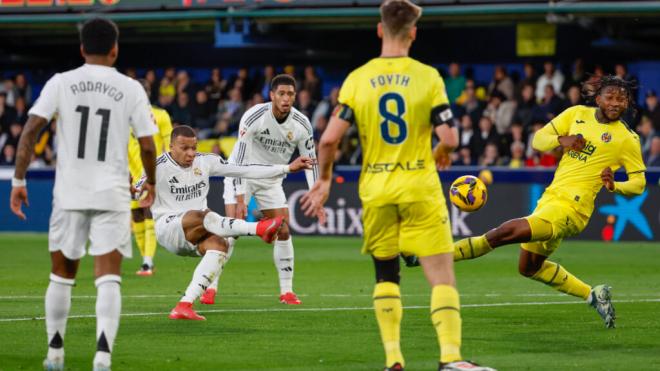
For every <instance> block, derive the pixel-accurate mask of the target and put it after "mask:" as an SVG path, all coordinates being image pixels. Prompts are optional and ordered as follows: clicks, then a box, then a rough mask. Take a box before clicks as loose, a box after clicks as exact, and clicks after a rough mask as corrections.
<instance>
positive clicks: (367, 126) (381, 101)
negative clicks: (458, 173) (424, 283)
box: [339, 57, 449, 206]
mask: <svg viewBox="0 0 660 371" xmlns="http://www.w3.org/2000/svg"><path fill="white" fill-rule="evenodd" d="M339 102H340V103H341V104H344V105H346V106H348V107H350V108H351V109H352V110H353V113H354V119H355V123H356V125H357V128H358V132H359V136H360V141H361V144H362V157H363V161H362V172H361V174H360V187H359V188H360V199H361V200H362V202H363V204H365V205H372V206H378V205H386V204H399V203H407V202H418V201H428V200H434V199H435V200H437V199H443V198H444V196H443V194H442V188H441V185H440V178H439V177H438V173H437V171H436V167H435V161H434V159H433V155H432V150H431V134H432V131H433V126H432V125H431V112H432V110H433V109H434V108H436V107H440V106H443V105H447V104H449V100H448V99H447V93H446V91H445V84H444V81H443V80H442V77H440V74H439V73H438V71H437V70H436V69H435V68H433V67H431V66H428V65H425V64H423V63H420V62H418V61H416V60H414V59H412V58H409V57H398V58H374V59H372V60H371V61H369V62H367V63H366V64H365V65H363V66H361V67H359V68H358V69H356V70H354V71H353V72H351V74H350V75H349V76H348V77H347V78H346V81H344V84H343V85H342V87H341V90H340V92H339Z"/></svg>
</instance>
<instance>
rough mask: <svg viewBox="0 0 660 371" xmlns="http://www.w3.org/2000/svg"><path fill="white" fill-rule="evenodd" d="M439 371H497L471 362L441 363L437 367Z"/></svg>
mask: <svg viewBox="0 0 660 371" xmlns="http://www.w3.org/2000/svg"><path fill="white" fill-rule="evenodd" d="M438 370H439V371H497V370H495V369H494V368H491V367H486V366H479V365H478V364H476V363H474V362H472V361H456V362H450V363H441V364H440V366H438Z"/></svg>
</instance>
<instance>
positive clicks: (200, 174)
mask: <svg viewBox="0 0 660 371" xmlns="http://www.w3.org/2000/svg"><path fill="white" fill-rule="evenodd" d="M193 174H195V175H197V176H202V171H201V170H200V169H199V168H198V167H196V168H194V169H193Z"/></svg>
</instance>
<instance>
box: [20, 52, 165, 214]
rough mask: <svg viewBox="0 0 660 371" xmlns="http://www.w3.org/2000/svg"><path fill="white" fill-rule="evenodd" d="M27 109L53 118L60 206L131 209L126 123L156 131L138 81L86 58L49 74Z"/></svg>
mask: <svg viewBox="0 0 660 371" xmlns="http://www.w3.org/2000/svg"><path fill="white" fill-rule="evenodd" d="M29 114H31V115H36V116H39V117H43V118H45V119H47V120H51V119H52V118H53V117H56V119H57V135H56V136H55V141H56V142H55V145H56V146H57V167H56V173H55V188H54V190H53V198H54V201H55V202H57V204H58V206H59V207H60V208H62V209H65V210H83V209H90V210H112V211H128V210H129V209H130V197H131V196H130V188H129V183H128V180H129V175H128V159H127V153H128V149H127V147H128V136H129V127H130V128H132V129H133V132H134V133H135V134H136V136H137V137H146V136H151V135H153V134H155V133H156V132H157V128H156V125H154V120H153V118H152V116H151V107H150V104H149V99H148V98H147V94H146V93H145V91H144V89H143V88H142V86H141V85H140V83H138V82H137V81H135V80H133V79H131V78H130V77H128V76H125V75H123V74H121V73H119V72H117V70H115V69H114V68H111V67H105V66H101V65H94V64H85V65H83V66H81V67H79V68H76V69H74V70H71V71H67V72H64V73H58V74H55V75H54V76H53V77H51V78H50V80H48V82H47V83H46V85H45V86H44V88H43V90H42V91H41V94H40V96H39V99H37V101H36V103H35V104H34V106H33V107H32V109H30V111H29Z"/></svg>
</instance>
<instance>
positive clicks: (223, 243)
mask: <svg viewBox="0 0 660 371" xmlns="http://www.w3.org/2000/svg"><path fill="white" fill-rule="evenodd" d="M228 249H229V247H228V244H227V240H226V239H224V238H223V237H220V236H216V235H214V234H213V235H209V237H208V238H206V239H205V240H204V241H202V242H200V243H199V250H200V253H201V254H202V255H204V254H205V253H206V252H207V251H211V250H214V251H222V252H227V250H228Z"/></svg>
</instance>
